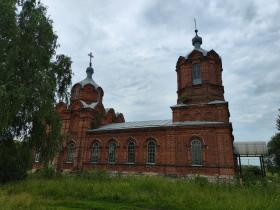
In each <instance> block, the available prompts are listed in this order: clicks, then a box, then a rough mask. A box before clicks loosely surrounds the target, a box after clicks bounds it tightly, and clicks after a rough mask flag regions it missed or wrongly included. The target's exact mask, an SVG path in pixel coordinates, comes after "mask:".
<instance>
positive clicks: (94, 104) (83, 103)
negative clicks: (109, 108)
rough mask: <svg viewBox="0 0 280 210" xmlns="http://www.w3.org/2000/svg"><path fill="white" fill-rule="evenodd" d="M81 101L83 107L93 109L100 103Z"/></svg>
mask: <svg viewBox="0 0 280 210" xmlns="http://www.w3.org/2000/svg"><path fill="white" fill-rule="evenodd" d="M80 102H81V103H82V105H83V108H91V109H94V108H95V107H96V106H97V104H98V102H93V103H90V104H87V103H86V102H85V101H83V100H80Z"/></svg>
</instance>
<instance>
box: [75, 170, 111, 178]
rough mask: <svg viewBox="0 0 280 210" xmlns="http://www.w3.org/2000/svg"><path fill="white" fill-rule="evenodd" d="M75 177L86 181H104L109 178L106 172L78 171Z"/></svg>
mask: <svg viewBox="0 0 280 210" xmlns="http://www.w3.org/2000/svg"><path fill="white" fill-rule="evenodd" d="M77 175H78V176H79V177H82V178H87V179H98V180H105V179H109V178H110V175H109V173H108V172H107V171H106V170H89V171H80V172H79V173H78V174H77Z"/></svg>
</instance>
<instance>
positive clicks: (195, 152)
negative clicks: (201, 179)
mask: <svg viewBox="0 0 280 210" xmlns="http://www.w3.org/2000/svg"><path fill="white" fill-rule="evenodd" d="M191 148H192V165H202V145H201V141H200V140H198V139H194V140H192V142H191Z"/></svg>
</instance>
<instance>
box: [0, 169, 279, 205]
mask: <svg viewBox="0 0 280 210" xmlns="http://www.w3.org/2000/svg"><path fill="white" fill-rule="evenodd" d="M105 176H107V175H105ZM274 181H275V182H273V183H268V185H267V186H258V185H248V186H240V185H234V184H227V185H226V184H211V183H205V184H203V185H201V184H197V183H195V181H189V180H184V179H170V178H165V177H155V176H151V177H149V176H112V177H110V179H107V178H106V179H104V177H102V176H101V177H92V178H89V177H87V178H85V177H81V176H74V175H64V176H62V177H57V178H53V179H40V178H29V179H26V180H24V181H22V182H17V183H9V184H6V185H4V186H0V206H1V207H2V208H3V209H6V210H10V209H31V210H32V209H99V210H104V209H110V210H114V209H127V210H128V209H129V210H133V209H137V210H140V209H172V210H184V209H196V210H200V209H203V210H204V209H208V210H211V209H213V210H214V209H215V210H221V209H227V210H235V209H250V210H254V209H270V210H276V209H279V206H280V186H279V185H280V180H279V177H278V180H274ZM11 196H12V198H13V199H11Z"/></svg>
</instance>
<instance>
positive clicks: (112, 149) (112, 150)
mask: <svg viewBox="0 0 280 210" xmlns="http://www.w3.org/2000/svg"><path fill="white" fill-rule="evenodd" d="M116 152H117V145H116V143H115V142H110V144H109V151H108V161H109V163H115V162H116Z"/></svg>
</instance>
